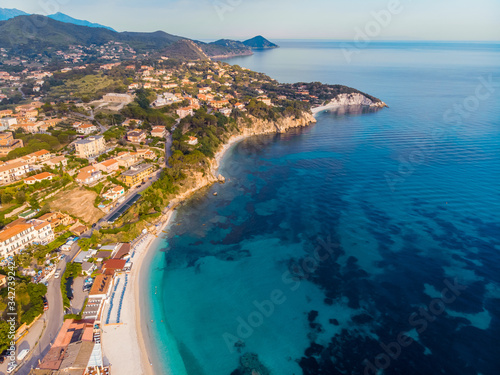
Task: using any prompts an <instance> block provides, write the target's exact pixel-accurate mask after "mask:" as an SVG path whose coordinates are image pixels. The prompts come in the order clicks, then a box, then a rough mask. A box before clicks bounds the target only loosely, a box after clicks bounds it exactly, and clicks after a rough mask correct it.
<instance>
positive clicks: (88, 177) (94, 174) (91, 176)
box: [75, 165, 102, 185]
mask: <svg viewBox="0 0 500 375" xmlns="http://www.w3.org/2000/svg"><path fill="white" fill-rule="evenodd" d="M101 178H102V172H101V171H100V170H98V169H97V168H96V167H95V166H93V165H89V166H88V167H85V168H82V169H80V171H79V173H78V176H76V179H75V181H76V182H78V183H79V184H83V185H92V184H93V183H94V182H97V181H99V180H100V179H101Z"/></svg>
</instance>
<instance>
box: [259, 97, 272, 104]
mask: <svg viewBox="0 0 500 375" xmlns="http://www.w3.org/2000/svg"><path fill="white" fill-rule="evenodd" d="M257 100H258V101H259V102H262V103H264V104H265V105H268V106H270V105H271V99H269V98H268V97H265V96H261V97H258V98H257Z"/></svg>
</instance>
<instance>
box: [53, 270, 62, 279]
mask: <svg viewBox="0 0 500 375" xmlns="http://www.w3.org/2000/svg"><path fill="white" fill-rule="evenodd" d="M60 276H61V271H56V273H55V274H54V277H55V278H56V279H58V278H59V277H60Z"/></svg>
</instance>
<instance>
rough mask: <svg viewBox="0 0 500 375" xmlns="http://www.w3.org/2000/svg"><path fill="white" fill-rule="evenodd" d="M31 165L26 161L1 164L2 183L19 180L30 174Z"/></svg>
mask: <svg viewBox="0 0 500 375" xmlns="http://www.w3.org/2000/svg"><path fill="white" fill-rule="evenodd" d="M29 171H30V169H29V165H28V164H27V163H24V162H16V163H11V164H4V165H2V166H0V185H5V184H9V183H11V182H14V181H18V180H20V179H21V178H23V177H24V176H26V175H27V174H28V172H29Z"/></svg>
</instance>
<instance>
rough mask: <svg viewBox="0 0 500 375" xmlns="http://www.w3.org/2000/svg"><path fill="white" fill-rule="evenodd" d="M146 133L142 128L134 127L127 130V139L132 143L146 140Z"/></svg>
mask: <svg viewBox="0 0 500 375" xmlns="http://www.w3.org/2000/svg"><path fill="white" fill-rule="evenodd" d="M146 138H147V134H146V132H145V131H143V130H139V129H134V130H130V131H128V132H127V140H128V141H129V142H132V143H142V142H146Z"/></svg>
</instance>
